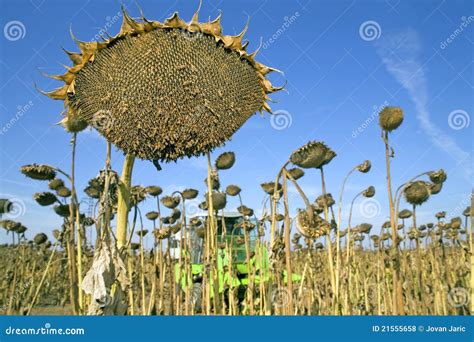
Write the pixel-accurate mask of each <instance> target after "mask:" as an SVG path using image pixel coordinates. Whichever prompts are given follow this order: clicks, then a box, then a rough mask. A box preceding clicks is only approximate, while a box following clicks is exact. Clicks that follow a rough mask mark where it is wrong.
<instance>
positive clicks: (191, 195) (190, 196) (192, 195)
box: [182, 189, 199, 200]
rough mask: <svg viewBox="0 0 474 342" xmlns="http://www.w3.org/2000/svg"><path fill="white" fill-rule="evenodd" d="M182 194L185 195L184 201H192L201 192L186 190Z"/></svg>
mask: <svg viewBox="0 0 474 342" xmlns="http://www.w3.org/2000/svg"><path fill="white" fill-rule="evenodd" d="M182 194H183V197H184V199H187V200H192V199H195V198H196V197H197V195H198V194H199V191H197V190H196V189H186V190H183V192H182Z"/></svg>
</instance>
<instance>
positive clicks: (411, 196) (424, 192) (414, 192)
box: [404, 181, 430, 205]
mask: <svg viewBox="0 0 474 342" xmlns="http://www.w3.org/2000/svg"><path fill="white" fill-rule="evenodd" d="M404 194H405V199H406V201H407V202H408V203H410V204H413V205H421V204H423V203H425V202H426V201H427V200H428V198H429V197H430V188H429V185H428V184H427V183H426V182H424V181H416V182H413V183H411V184H409V185H408V186H407V187H406V188H405V190H404Z"/></svg>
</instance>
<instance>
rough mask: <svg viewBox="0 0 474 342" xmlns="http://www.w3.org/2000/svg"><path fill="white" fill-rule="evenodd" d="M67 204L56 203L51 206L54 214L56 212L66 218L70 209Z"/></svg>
mask: <svg viewBox="0 0 474 342" xmlns="http://www.w3.org/2000/svg"><path fill="white" fill-rule="evenodd" d="M69 209H70V208H69V205H67V204H56V205H55V206H54V207H53V210H54V212H55V213H56V214H58V215H59V216H61V217H64V218H67V217H69V214H70V210H69Z"/></svg>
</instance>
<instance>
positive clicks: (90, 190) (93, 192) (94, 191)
mask: <svg viewBox="0 0 474 342" xmlns="http://www.w3.org/2000/svg"><path fill="white" fill-rule="evenodd" d="M84 192H85V193H86V194H87V196H89V197H90V198H95V199H99V198H100V192H101V189H99V188H96V187H94V186H91V185H89V186H87V187H86V188H85V189H84Z"/></svg>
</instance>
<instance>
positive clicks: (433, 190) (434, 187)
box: [428, 183, 443, 195]
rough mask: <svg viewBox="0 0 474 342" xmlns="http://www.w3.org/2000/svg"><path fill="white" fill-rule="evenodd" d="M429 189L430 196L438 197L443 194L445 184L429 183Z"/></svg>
mask: <svg viewBox="0 0 474 342" xmlns="http://www.w3.org/2000/svg"><path fill="white" fill-rule="evenodd" d="M428 187H429V189H430V194H432V195H437V194H439V193H440V192H441V189H442V188H443V183H429V184H428Z"/></svg>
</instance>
